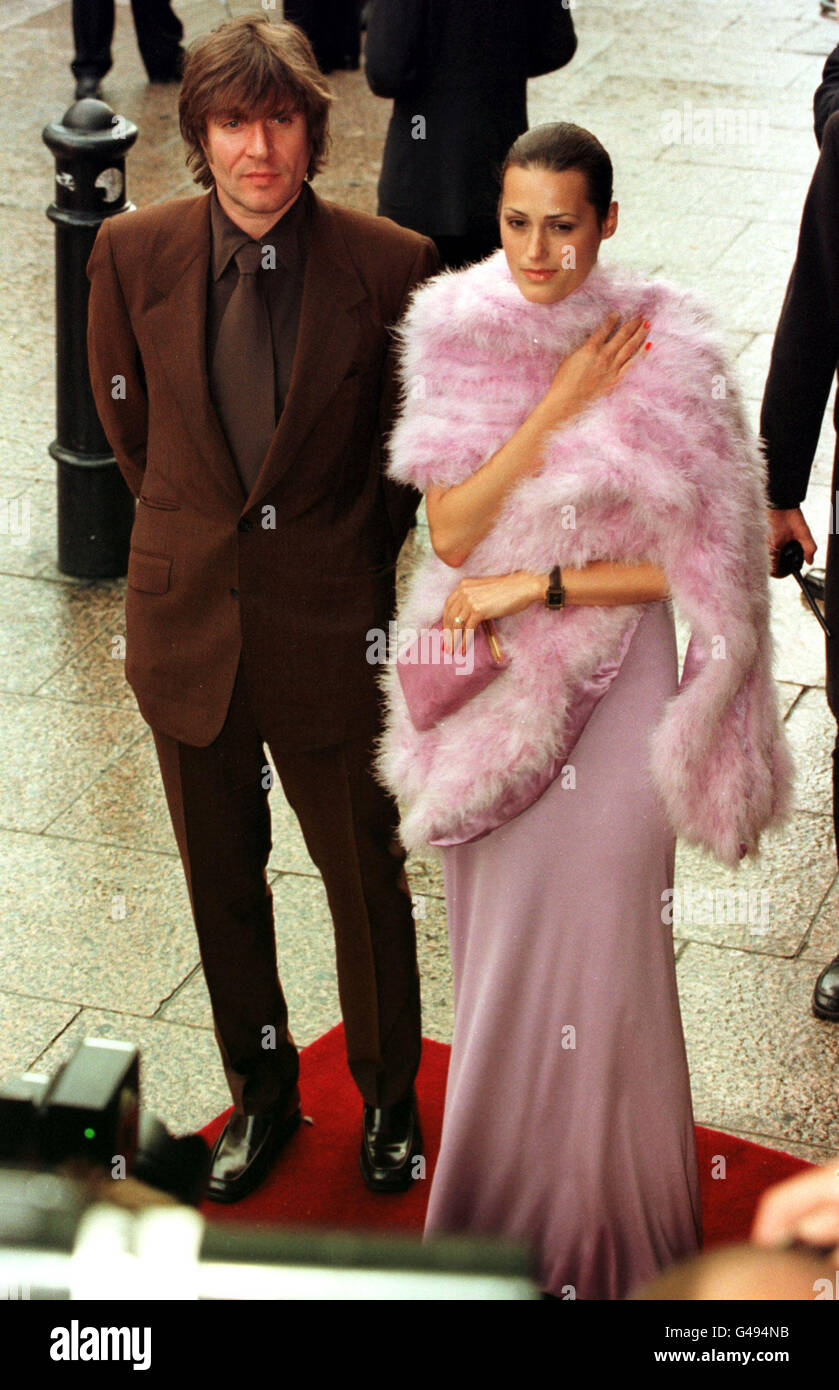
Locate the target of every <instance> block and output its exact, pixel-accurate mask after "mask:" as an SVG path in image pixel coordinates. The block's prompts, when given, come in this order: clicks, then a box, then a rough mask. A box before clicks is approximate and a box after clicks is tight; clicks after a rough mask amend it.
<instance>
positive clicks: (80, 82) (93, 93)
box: [76, 77, 102, 101]
mask: <svg viewBox="0 0 839 1390" xmlns="http://www.w3.org/2000/svg"><path fill="white" fill-rule="evenodd" d="M101 81H102V79H101V77H78V78H76V101H84V99H85V97H98V96H99V84H100V82H101Z"/></svg>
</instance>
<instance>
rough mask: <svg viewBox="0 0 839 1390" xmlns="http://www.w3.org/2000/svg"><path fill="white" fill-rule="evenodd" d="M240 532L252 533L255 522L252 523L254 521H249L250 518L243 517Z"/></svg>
mask: <svg viewBox="0 0 839 1390" xmlns="http://www.w3.org/2000/svg"><path fill="white" fill-rule="evenodd" d="M239 530H240V531H252V530H253V522H252V521H248V518H247V517H246V516H243V517H242V520H241V521H240V522H239Z"/></svg>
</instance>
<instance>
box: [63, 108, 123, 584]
mask: <svg viewBox="0 0 839 1390" xmlns="http://www.w3.org/2000/svg"><path fill="white" fill-rule="evenodd" d="M43 134H44V141H45V143H46V144H47V145H48V146H49V148H50V149H51V150H52V152H53V154H54V155H55V166H56V168H55V186H56V191H55V201H54V202H53V203H51V204H50V206H49V207H48V208H47V217H49V218H50V220H51V221H52V222H54V223H55V317H56V325H55V326H56V333H55V347H56V423H57V437H56V439H55V440H54V441H53V443H52V444H50V446H49V451H50V453H51V454H52V457H53V458H54V459H55V461H56V463H57V465H58V568H59V569H60V570H61V572H62V573H63V574H71V575H74V576H75V577H76V578H79V579H105V578H112V577H114V576H116V575H122V574H125V572H126V570H127V568H128V543H129V537H130V534H131V526H132V523H133V521H134V498H133V497H132V495H131V493H130V491H129V489H128V488H127V487H126V484H125V481H124V480H123V477H122V474H121V473H120V471H119V468H118V467H117V463H116V460H115V459H114V456H113V453H112V452H111V448H110V445H109V444H108V441H107V439H106V438H105V434H104V431H103V429H102V426H101V425H100V423H99V416H98V415H97V413H96V406H95V404H94V401H93V393H92V391H91V389H90V376H89V374H88V368H87V302H88V294H89V290H90V285H89V283H88V278H87V273H86V270H85V267H86V265H87V260H88V257H89V255H90V253H91V250H92V249H93V243H94V240H95V239H96V233H97V231H98V230H99V226H100V223H101V222H103V221H104V219H105V218H106V217H113V216H115V215H116V213H118V212H125V211H128V210H130V209H131V208H132V206H133V204H131V203H129V202H127V201H126V198H125V154H126V151H127V150H129V149H130V148H131V146H132V145H133V144H134V141H135V140H136V138H137V127H136V126H135V125H134V124H133V122H131V121H126V120H124V118H123V117H122V116H115V115H114V113H113V111H112V110H111V108H110V106H107V105H106V104H105V102H104V101H95V100H93V99H92V98H85V100H84V101H77V102H75V103H74V104H73V105H72V106H71V107H70V108H69V110H67V111H66V112H65V113H64V117H63V119H62V120H61V121H51V122H50V124H49V125H48V126H45V127H44V133H43Z"/></svg>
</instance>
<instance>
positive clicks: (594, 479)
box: [380, 125, 790, 1299]
mask: <svg viewBox="0 0 839 1390" xmlns="http://www.w3.org/2000/svg"><path fill="white" fill-rule="evenodd" d="M500 217H501V236H502V251H501V252H499V253H497V255H496V256H494V257H492V258H491V259H490V260H488V261H486V262H482V263H481V264H479V265H476V266H473V267H470V268H469V269H467V270H465V271H461V272H459V273H458V274H457V275H456V276H452V275H448V276H444V277H440V278H439V279H438V280H437V281H434V282H431V284H430V286H426V287H424V288H423V289H421V290H420V292H419V295H418V297H417V299H416V300H415V301H414V305H413V306H412V309H411V311H410V312H409V315H408V318H407V320H406V323H405V325H404V326H403V329H402V342H403V362H402V365H403V376H404V381H405V387H406V402H405V407H404V412H403V416H402V417H401V419H400V422H399V424H398V426H397V428H396V430H395V432H394V435H393V437H392V440H391V463H390V470H391V473H392V474H393V476H395V477H400V478H402V479H403V480H404V481H411V482H414V483H416V484H417V485H419V486H421V487H423V489H424V490H425V492H426V507H427V515H428V523H429V528H430V533H431V539H432V543H433V547H434V551H435V552H436V553H435V555H434V556H433V557H430V558H429V559H428V560H427V561H425V562H424V563H423V566H422V567H421V569H420V571H419V572H418V573H417V574H415V575H414V576H413V577H412V581H411V585H409V594H408V597H407V599H406V602H405V604H404V606H403V609H402V612H401V614H400V620H401V621H402V622H403V623H404V622H406V621H407V624H408V626H409V627H410V626H414V625H417V624H418V623H419V624H422V623H427V622H429V621H431V620H433V619H434V617H435V616H439V613H440V610H441V609H442V614H443V625H444V628H445V629H446V631H447V633H448V637H449V641H450V642H452V643H455V644H458V646H459V645H460V643H461V642H463V641H468V640H470V636H471V631H472V630H473V629H475V628H476V627H477V626H478V625H479V624H480V623H481V622H482V621H483V620H485V619H487V618H493V619H498V620H500V621H499V623H498V630H499V634H500V636H501V640H502V643H504V644H505V646H507V648H508V651H509V654H510V655H511V658H512V660H511V665H510V667H509V669H508V670H507V671H504V672H503V673H501V674H500V675H499V676H498V677H497V678H496V679H495V681H494V682H493V683H492V684H491V685H490V686H489V687H488V688H487V689H486V690H484V691H482V692H481V693H480V694H478V695H476V696H475V697H474V698H473V699H472V700H471V701H469V702H467V704H466V705H465V706H464V707H463V708H462V709H460V710H458V711H456V712H454V713H452V714H450V715H447V716H446V717H445V718H444V719H442V720H441V721H439V725H438V727H436V728H435V729H433V730H431V731H430V732H426V733H419V732H417V731H416V730H414V729H413V728H412V727H411V723H410V718H409V711H408V710H407V707H406V704H405V700H404V698H403V697H402V695H401V693H400V687H399V685H398V683H397V682H396V679H395V677H394V676H393V675H392V673H391V674H390V676H389V678H388V685H387V688H388V693H389V700H390V711H389V720H388V728H387V732H386V734H385V738H384V741H383V751H382V758H381V762H380V767H381V770H382V774H383V776H384V778H385V780H386V781H387V782H388V784H389V785H390V786H391V788H392V789H393V790H394V791H395V792H396V793H397V794H398V795H399V796H400V797H401V799H402V801H403V838H405V839H406V843H408V844H409V845H411V846H416V845H420V844H422V843H425V842H428V841H430V842H431V843H432V844H436V845H439V846H440V847H441V853H442V857H443V871H444V879H445V890H446V904H447V913H448V921H449V931H450V939H451V953H452V962H453V970H454V989H455V1026H454V1038H453V1044H452V1055H451V1065H450V1072H449V1079H448V1087H447V1092H446V1103H445V1113H444V1122H443V1136H442V1146H441V1150H440V1155H439V1159H438V1161H437V1165H436V1170H435V1173H434V1176H433V1181H432V1185H431V1192H430V1198H429V1204H428V1216H427V1224H426V1231H427V1233H429V1234H436V1233H438V1232H449V1233H450V1232H470V1233H491V1234H495V1235H508V1236H509V1237H511V1238H514V1239H516V1240H518V1241H524V1242H526V1243H528V1244H529V1245H530V1247H531V1248H532V1250H533V1252H534V1257H535V1263H536V1269H537V1275H538V1279H539V1282H540V1284H541V1287H542V1288H543V1289H544V1290H545V1291H546V1292H549V1293H551V1294H553V1295H554V1296H557V1297H560V1298H604V1299H605V1298H609V1299H615V1298H623V1297H625V1296H626V1295H627V1294H629V1293H630V1292H631V1291H632V1289H633V1288H635V1287H636V1286H637V1285H638V1284H639V1283H641V1282H643V1281H645V1280H647V1279H648V1278H650V1277H652V1276H653V1275H655V1274H656V1273H657V1272H658V1271H659V1270H661V1269H662V1268H664V1267H666V1266H667V1265H668V1264H670V1263H671V1262H673V1261H675V1260H677V1259H679V1258H680V1257H682V1256H687V1255H690V1254H692V1253H693V1252H694V1251H695V1250H696V1249H697V1247H698V1245H699V1242H700V1233H701V1222H700V1202H699V1175H698V1171H697V1156H696V1144H695V1136H694V1125H693V1115H692V1111H691V1097H690V1082H689V1076H688V1068H687V1060H686V1054H685V1045H684V1038H683V1033H682V1026H681V1019H680V1014H679V1002H678V994H677V988H676V972H675V963H674V955H673V942H672V932H671V928H670V925H669V923H670V921H671V916H670V912H669V911H668V907H669V904H670V902H671V898H672V890H673V867H674V856H675V833H676V830H677V829H678V830H679V831H680V833H684V834H686V835H688V837H689V838H693V839H696V840H699V841H704V842H705V843H707V844H708V846H709V847H710V848H712V849H713V850H714V851H715V852H716V853H718V854H719V856H720V857H721V858H723V859H726V860H727V861H728V862H732V861H736V859H737V858H738V857H739V856H740V855H742V854H743V853H745V852H747V851H748V852H754V850H755V847H756V843H757V837H758V835H759V832H760V830H761V829H762V828H763V827H764V826H765V825H766V824H769V823H772V822H773V821H777V820H779V819H781V818H782V817H783V815H784V814H785V811H786V807H787V803H788V783H789V776H790V768H789V760H788V755H787V753H786V748H785V745H784V743H783V737H782V735H781V733H780V731H779V725H778V718H777V710H776V708H775V705H774V692H773V690H772V683H771V676H770V672H769V653H770V650H771V648H770V642H769V638H768V635H767V604H768V599H766V597H765V590H766V587H767V586H766V576H765V574H761V566H762V567H763V570H764V571H765V569H766V560H765V550H764V549H763V536H762V528H760V527H759V528H756V527H755V526H754V525H753V514H757V513H759V512H760V510H761V502H762V493H761V487H762V483H761V477H762V473H761V469H762V463H761V461H760V460H759V457H758V456H757V455H756V452H755V450H754V446H753V444H752V443H750V442H749V441H748V439H747V435H746V432H745V428H744V426H743V424H742V418H741V416H740V415H739V414H738V409H739V407H738V405H737V402H736V397H735V394H734V389H733V387H732V388H731V389H730V392H729V398H727V399H726V400H725V401H723V402H722V403H721V404H720V405H719V406H717V405H713V406H711V405H709V406H708V407H707V408H705V407H704V405H703V402H704V394H703V391H704V386H702V387H700V388H696V387H695V383H694V385H693V386H691V387H690V389H696V392H697V394H696V395H695V397H694V398H690V397H689V396H688V395H686V394H685V391H684V390H683V388H682V385H681V380H682V378H683V379H688V378H690V377H691V374H692V373H693V374H694V375H698V376H699V377H700V378H702V379H703V381H704V378H703V373H704V372H705V371H706V370H710V366H712V365H713V363H714V362H715V361H716V360H717V359H716V356H715V354H716V347H715V346H714V344H713V342H712V343H711V347H710V348H708V351H707V353H706V351H705V339H704V336H703V335H704V334H705V331H706V329H705V325H704V320H703V318H702V311H697V310H693V309H691V308H690V306H686V305H684V304H683V303H682V301H681V299H680V298H679V296H678V294H676V293H675V291H674V290H673V288H672V287H667V286H662V287H660V288H657V287H656V286H655V285H649V284H647V283H646V282H642V281H640V280H632V279H620V277H619V276H615V275H613V274H612V273H611V272H609V273H607V272H606V271H604V270H602V269H601V267H600V266H599V265H598V251H599V248H600V243H601V241H602V240H604V239H605V238H607V237H611V236H612V235H613V233H614V232H615V230H616V228H617V205H616V204H615V203H613V202H612V170H611V163H610V161H609V157H608V155H607V154H606V151H605V150H604V149H603V147H602V146H601V145H600V144H599V142H598V141H597V140H595V138H594V137H593V136H591V135H590V134H589V133H588V132H586V131H582V130H580V129H579V128H578V127H575V126H568V125H556V126H545V127H538V128H536V129H535V130H532V131H530V132H528V133H527V134H526V135H524V136H522V137H521V138H520V139H519V140H518V141H517V142H516V144H515V145H514V146H513V148H512V150H511V152H510V155H509V156H508V160H507V164H506V165H505V171H504V179H503V191H502V196H501V204H500ZM522 301H525V303H522ZM615 304H617V305H618V306H619V308H618V310H617V311H614V312H609V310H610V309H613V306H614V305H615ZM633 304H639V305H640V306H641V311H640V312H638V313H635V312H632V313H628V312H627V306H630V307H631V306H632V305H633ZM645 306H650V307H648V308H647V309H646V311H645ZM647 312H648V313H649V315H650V317H647ZM683 320H684V323H685V325H687V326H686V327H685V329H684V331H683V329H682V326H681V325H682V321H683ZM657 326H658V327H659V339H658V350H659V359H658V361H657V360H656V357H655V354H656V348H657V339H656V333H657ZM709 341H710V340H709ZM563 344H564V345H565V349H564V350H563V348H562V347H561V346H560V345H563ZM648 354H652V355H648ZM703 354H705V355H704V356H703ZM505 362H506V363H507V366H506V367H505V365H504V364H505ZM498 363H500V364H501V366H500V368H498V367H497V364H498ZM685 363H686V364H687V367H686V369H685V367H684V364H685ZM494 364H496V365H494ZM677 368H678V370H679V371H681V373H682V376H681V378H680V379H679V380H677V381H675V382H674V378H675V377H676V376H677ZM657 371H658V372H660V374H661V378H660V380H657V378H656V372H657ZM493 372H495V375H493ZM709 380H710V378H709ZM633 383H636V385H633ZM665 390H666V391H668V392H669V393H670V394H669V396H668V398H667V400H666V402H665V403H662V398H663V393H664V391H665ZM633 392H634V394H632V393H633ZM528 393H529V394H528ZM708 394H709V395H710V391H709V393H708ZM609 411H612V412H613V413H612V414H611V415H610V414H609V413H608V412H609ZM470 412H471V414H470ZM614 412H618V413H614ZM705 417H707V418H705ZM651 421H652V422H653V425H654V426H655V429H657V430H658V431H659V432H658V434H655V432H654V431H653V425H651V424H650V422H651ZM598 422H599V423H598ZM694 422H695V423H694ZM575 431H576V433H575ZM597 431H599V433H598V432H597ZM651 431H653V432H652V433H651ZM668 431H669V433H668ZM683 440H686V441H687V442H686V443H685V444H684V445H683V444H682V441H683ZM563 448H564V449H565V450H566V452H565V454H564V455H563V454H562V452H561V451H562V449H563ZM703 449H704V450H705V453H704V454H703V453H701V450H703ZM552 450H553V451H554V452H553V453H552V452H551V451H552ZM557 451H558V452H557ZM645 451H646V452H645ZM621 469H623V470H624V472H623V473H621V471H620V470H621ZM633 470H635V471H634V472H633ZM642 470H643V471H642ZM679 470H681V472H679ZM729 477H730V478H731V479H732V481H731V483H730V485H729V486H727V487H726V489H725V493H726V497H727V498H728V501H726V502H724V503H721V506H722V507H723V512H721V513H720V515H719V526H720V527H721V528H723V529H724V531H725V535H726V539H725V544H726V545H728V546H730V547H732V548H734V549H736V550H737V551H738V552H739V554H740V557H741V558H742V560H744V561H749V560H752V561H754V564H755V569H756V578H755V580H754V584H753V592H752V593H751V594H749V595H746V596H745V597H742V596H741V595H740V594H735V593H734V589H733V586H732V584H731V583H730V581H729V574H728V570H727V564H728V552H727V551H723V550H720V551H719V553H716V552H715V551H714V546H715V544H716V542H715V540H714V535H715V532H713V531H709V533H708V536H707V538H706V537H705V535H704V532H703V537H702V544H700V542H699V540H696V541H694V539H693V535H694V532H698V531H700V530H702V528H703V525H704V522H703V518H705V517H707V513H708V497H705V496H702V488H703V486H706V485H707V486H708V487H710V488H711V489H712V490H713V489H714V488H718V487H719V484H720V480H721V479H726V478H729ZM682 478H687V479H689V482H690V486H689V487H683V486H682ZM706 478H707V479H708V481H707V484H706V482H705V479H706ZM677 479H678V489H677V487H676V480H677ZM565 498H574V499H576V506H574V505H572V504H570V503H568V502H565V501H564V500H563V499H565ZM569 506H570V513H569V512H568V508H569ZM725 508H728V511H726V510H725ZM598 509H599V510H598ZM668 509H669V510H668ZM567 516H569V517H570V526H569V527H568V528H566V529H567V532H568V534H563V528H565V524H566V517H567ZM674 527H675V528H676V540H675V541H674V539H673V532H674ZM679 527H681V528H682V529H681V532H680V531H679ZM703 546H706V549H703ZM598 556H602V557H603V558H596V557H598ZM624 556H625V558H624ZM523 559H525V560H526V561H527V563H522V560H523ZM559 559H562V561H563V563H562V564H561V566H560V565H557V567H556V568H555V567H554V564H553V561H555V560H559ZM671 593H672V594H673V596H674V597H677V598H678V599H682V600H684V603H685V605H686V611H687V616H688V618H689V620H690V621H691V622H692V623H693V625H694V638H693V641H692V648H693V650H692V652H691V654H690V656H689V658H688V661H687V663H686V668H685V673H684V675H683V681H682V686H683V687H686V688H687V693H686V694H685V693H679V692H680V684H679V672H678V664H677V657H676V642H675V632H674V623H673V611H672V606H671V601H670V598H671ZM555 605H558V606H559V610H560V611H557V612H554V611H546V609H548V608H552V607H554V606H555ZM738 605H741V607H742V613H741V611H740V608H738ZM435 609H436V613H435ZM464 633H465V634H467V635H466V636H465V637H464ZM715 634H722V635H723V636H724V638H725V639H726V640H727V646H725V650H724V657H725V662H722V663H721V662H715V661H713V660H711V656H712V655H713V653H712V651H711V646H712V641H713V639H714V636H715ZM726 662H727V664H725V663H726ZM454 680H455V683H456V680H457V678H456V677H455V678H454ZM689 701H694V702H695V704H696V708H695V709H694V708H693V706H690V705H689V704H688V702H689ZM680 702H681V704H680ZM703 702H706V703H705V704H704V705H703ZM675 707H678V709H676V708H675ZM700 728H702V729H704V730H706V731H707V733H708V742H707V743H704V744H703V743H701V739H702V737H704V735H700V733H699V729H700ZM656 739H658V744H657V745H656V744H655V740H656ZM654 745H655V747H656V749H657V753H656V756H657V758H658V766H659V771H658V773H657V772H656V767H655V765H653V764H651V757H650V750H651V747H653V746H654ZM700 745H701V746H700Z"/></svg>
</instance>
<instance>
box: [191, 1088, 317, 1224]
mask: <svg viewBox="0 0 839 1390" xmlns="http://www.w3.org/2000/svg"><path fill="white" fill-rule="evenodd" d="M299 1124H300V1097H299V1095H298V1094H297V1092H296V1091H295V1093H294V1095H293V1097H292V1098H291V1100H288V1099H286V1100H284V1101H282V1102H281V1104H279V1105H277V1106H275V1107H274V1108H273V1109H272V1110H266V1111H264V1112H263V1113H262V1114H260V1115H241V1114H239V1112H238V1111H236V1110H234V1112H233V1114H232V1115H231V1116H230V1119H229V1120H228V1121H227V1124H226V1125H225V1126H224V1129H223V1130H222V1132H221V1134H220V1135H219V1137H218V1139H217V1140H216V1142H215V1145H214V1146H213V1152H212V1156H211V1159H210V1177H209V1181H208V1183H207V1191H206V1193H205V1194H204V1195H205V1196H206V1197H209V1198H210V1200H211V1201H213V1202H238V1201H241V1199H242V1198H243V1197H247V1196H248V1193H250V1192H253V1190H254V1188H255V1187H258V1186H259V1184H260V1183H261V1182H262V1181H263V1179H264V1178H266V1177H267V1176H268V1172H269V1170H270V1168H271V1164H272V1163H273V1162H274V1159H275V1158H276V1157H277V1155H278V1153H279V1152H280V1149H281V1148H282V1147H283V1145H284V1144H285V1143H287V1142H288V1140H289V1139H290V1138H291V1136H292V1134H293V1133H294V1131H295V1130H296V1129H297V1126H298V1125H299Z"/></svg>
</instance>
